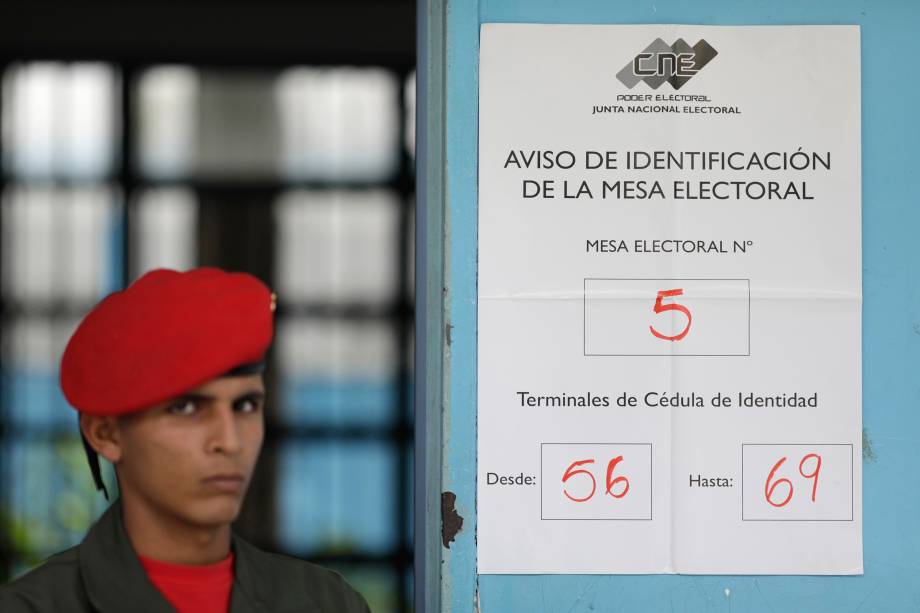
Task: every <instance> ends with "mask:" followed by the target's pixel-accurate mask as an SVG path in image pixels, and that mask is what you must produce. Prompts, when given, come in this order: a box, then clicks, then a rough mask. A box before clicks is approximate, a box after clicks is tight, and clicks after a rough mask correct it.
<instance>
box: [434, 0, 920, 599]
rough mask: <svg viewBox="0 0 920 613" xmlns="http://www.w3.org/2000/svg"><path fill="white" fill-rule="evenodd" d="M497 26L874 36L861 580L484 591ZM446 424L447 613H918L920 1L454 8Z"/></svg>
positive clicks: (449, 58)
mask: <svg viewBox="0 0 920 613" xmlns="http://www.w3.org/2000/svg"><path fill="white" fill-rule="evenodd" d="M487 22H531V23H696V24H715V25H731V24H859V25H860V26H861V27H862V109H863V123H862V159H863V245H862V249H863V421H864V428H865V430H864V432H865V447H866V448H865V449H864V453H863V458H864V459H863V471H864V472H863V481H864V483H863V510H864V517H863V523H864V542H865V544H864V547H865V550H864V553H865V557H864V560H865V575H863V576H859V577H812V576H786V577H784V576H661V575H650V576H616V575H612V576H596V575H595V576H573V575H567V576H563V575H542V576H494V575H486V576H477V575H476V542H475V531H476V525H475V524H476V518H475V508H476V506H475V505H476V485H475V484H476V454H475V450H476V244H477V239H476V220H477V216H476V193H477V147H478V143H477V129H478V117H477V107H478V73H477V66H478V52H479V47H478V40H479V26H480V24H481V23H487ZM444 25H445V32H446V40H445V50H446V98H447V105H446V131H445V134H444V136H445V140H446V144H445V153H446V158H447V167H446V173H445V175H444V178H445V183H446V187H445V190H446V197H447V207H448V209H447V215H446V216H447V219H446V224H447V245H446V254H445V257H446V266H447V268H446V279H445V280H446V284H447V295H446V298H447V300H446V323H447V324H448V325H449V326H451V328H450V343H449V344H448V345H447V347H446V352H447V358H448V360H447V365H448V369H447V371H446V372H445V390H446V395H447V410H446V413H445V416H444V426H443V434H444V454H443V462H444V465H443V467H442V469H443V470H442V479H443V484H442V487H443V489H445V490H449V491H452V492H454V493H456V495H457V511H458V512H459V513H460V515H462V516H463V517H464V524H463V528H462V530H461V531H460V532H459V533H458V534H457V535H456V540H455V541H454V543H452V544H451V547H450V549H444V550H442V557H443V566H442V569H443V574H442V577H441V593H442V609H444V610H450V611H456V612H460V611H474V610H477V609H476V607H477V605H478V607H479V610H481V611H483V612H486V613H511V612H517V611H521V612H527V613H533V612H538V611H552V612H569V613H576V612H578V611H585V612H588V611H678V612H681V611H726V612H728V611H753V612H759V611H771V612H779V611H783V612H785V611H809V612H813V611H818V612H820V611H828V612H830V611H833V612H835V613H836V612H841V611H885V612H894V611H920V581H918V580H917V579H918V576H920V450H918V447H920V445H918V441H920V256H918V251H917V249H918V241H917V240H916V238H915V236H916V234H917V231H918V229H920V199H918V197H917V191H916V188H917V185H916V182H917V181H918V180H920V172H918V169H920V120H918V116H917V109H920V79H918V78H917V77H916V70H914V69H912V68H911V67H912V66H913V65H915V64H914V57H915V55H916V52H917V42H916V41H917V40H918V32H917V30H918V28H920V2H918V1H916V0H900V1H896V0H886V1H876V2H868V1H862V2H859V1H854V0H837V1H832V0H820V1H810V2H801V1H799V2H793V1H791V0H782V1H780V0H776V1H772V2H768V1H755V0H736V1H727V0H726V1H717V0H698V1H697V2H678V1H676V0H661V1H658V2H632V3H627V2H613V1H606V2H604V1H598V0H565V1H561V0H516V1H511V0H504V1H502V0H482V1H480V2H477V1H476V0H454V1H448V2H447V3H446V21H445V23H444Z"/></svg>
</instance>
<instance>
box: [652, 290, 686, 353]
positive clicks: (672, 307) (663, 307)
mask: <svg viewBox="0 0 920 613" xmlns="http://www.w3.org/2000/svg"><path fill="white" fill-rule="evenodd" d="M683 295H684V290H683V288H678V289H663V290H661V291H660V292H658V297H657V298H656V299H655V308H654V311H655V312H656V313H664V312H665V311H680V312H681V313H683V314H684V315H686V316H687V325H686V326H684V329H683V331H682V332H681V333H680V334H676V335H674V336H668V335H666V334H662V333H661V332H659V331H658V330H656V329H655V326H649V327H648V329H649V330H651V332H652V334H654V335H655V336H656V337H658V338H660V339H662V340H665V341H679V340H681V339H682V338H684V337H685V336H687V333H688V332H690V324H691V323H692V322H693V316H692V315H691V314H690V309H688V308H687V307H685V306H684V305H682V304H677V303H676V302H672V303H670V304H662V303H661V301H662V300H663V299H664V298H672V297H674V296H683Z"/></svg>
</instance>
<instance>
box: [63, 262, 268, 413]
mask: <svg viewBox="0 0 920 613" xmlns="http://www.w3.org/2000/svg"><path fill="white" fill-rule="evenodd" d="M273 310H274V296H273V295H272V293H271V291H270V290H269V289H268V288H267V287H266V286H265V284H263V283H262V282H261V281H259V280H258V279H256V278H255V277H253V276H252V275H248V274H245V273H227V272H224V271H223V270H219V269H217V268H198V269H195V270H190V271H188V272H176V271H175V270H166V269H159V270H153V271H151V272H148V273H146V274H145V275H143V276H142V277H141V278H140V279H138V280H137V281H135V282H134V283H132V284H131V286H129V287H128V288H127V289H125V290H122V291H120V292H115V293H113V294H110V295H109V296H107V297H106V298H105V299H103V300H102V302H100V303H99V304H98V305H96V307H95V308H94V309H93V310H92V311H90V312H89V314H88V315H87V316H86V317H85V318H84V319H83V321H82V322H80V325H79V326H78V327H77V330H76V332H74V334H73V336H72V337H71V338H70V342H69V343H67V348H66V349H65V350H64V357H63V358H62V359H61V388H62V389H63V390H64V396H65V397H66V398H67V400H68V402H70V404H72V405H73V406H74V407H75V408H76V409H77V410H79V411H82V412H84V413H89V414H91V415H121V414H124V413H132V412H135V411H140V410H143V409H146V408H149V407H150V406H151V405H154V404H157V403H159V402H163V401H165V400H168V399H170V398H173V397H175V396H178V395H181V394H182V393H184V392H187V391H188V390H190V389H193V388H195V387H198V386H199V385H202V384H204V383H206V382H207V381H209V380H211V379H213V378H215V377H218V376H221V375H223V374H226V373H227V372H228V371H230V370H232V369H233V368H234V367H237V366H240V365H241V364H247V363H251V362H258V361H260V360H262V359H263V358H264V355H265V352H266V350H267V349H268V346H269V344H270V343H271V339H272V311H273Z"/></svg>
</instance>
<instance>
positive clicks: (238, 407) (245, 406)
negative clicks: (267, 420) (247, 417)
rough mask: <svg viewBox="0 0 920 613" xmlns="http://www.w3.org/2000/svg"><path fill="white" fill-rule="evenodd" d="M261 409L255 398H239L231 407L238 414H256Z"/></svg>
mask: <svg viewBox="0 0 920 613" xmlns="http://www.w3.org/2000/svg"><path fill="white" fill-rule="evenodd" d="M260 407H261V402H260V401H259V399H257V398H240V399H239V400H237V401H236V403H235V404H234V405H233V409H234V410H235V411H236V412H238V413H256V412H258V411H259V408H260Z"/></svg>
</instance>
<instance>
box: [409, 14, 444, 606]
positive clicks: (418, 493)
mask: <svg viewBox="0 0 920 613" xmlns="http://www.w3.org/2000/svg"><path fill="white" fill-rule="evenodd" d="M417 11H418V14H417V21H418V34H417V41H418V42H417V51H416V53H417V61H416V66H417V73H416V105H415V108H416V122H415V125H416V136H415V143H416V145H415V160H416V162H415V163H416V168H415V173H416V218H415V228H416V230H415V233H416V235H415V252H416V260H415V310H416V317H415V322H416V324H415V610H416V611H426V612H432V613H433V612H436V611H440V610H441V589H440V579H441V573H440V570H441V548H440V547H441V539H440V538H439V533H440V528H441V521H440V518H441V445H442V443H441V415H442V376H443V362H442V360H443V357H444V343H443V339H444V332H443V331H444V315H443V313H444V309H443V292H442V288H443V287H444V267H443V266H444V265H443V262H444V254H443V249H444V245H443V228H444V202H445V198H444V168H445V164H444V162H445V160H444V126H445V118H446V117H445V96H444V91H445V90H444V87H445V82H444V78H445V72H446V67H445V15H446V7H445V5H444V2H443V0H421V1H420V2H418V4H417Z"/></svg>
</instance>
